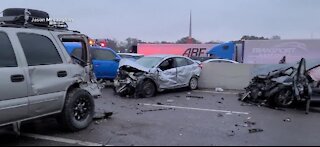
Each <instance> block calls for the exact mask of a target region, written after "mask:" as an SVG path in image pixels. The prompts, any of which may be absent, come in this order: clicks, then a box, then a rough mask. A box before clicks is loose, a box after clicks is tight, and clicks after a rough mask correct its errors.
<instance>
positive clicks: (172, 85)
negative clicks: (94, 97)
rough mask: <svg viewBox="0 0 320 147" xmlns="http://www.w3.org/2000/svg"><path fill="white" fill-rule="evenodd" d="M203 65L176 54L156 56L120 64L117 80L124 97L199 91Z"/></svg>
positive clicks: (116, 82)
mask: <svg viewBox="0 0 320 147" xmlns="http://www.w3.org/2000/svg"><path fill="white" fill-rule="evenodd" d="M200 73H201V66H200V65H199V64H198V63H196V62H194V61H193V60H191V59H190V58H187V57H183V56H175V55H153V56H146V57H143V58H140V59H139V60H137V61H136V62H135V61H131V60H127V59H123V60H121V61H120V66H119V72H118V76H117V78H116V79H115V80H114V86H115V91H116V93H117V94H119V95H120V96H128V95H129V96H134V97H146V98H148V97H152V96H154V95H155V93H156V92H161V91H164V90H166V89H176V88H182V87H189V88H190V89H191V90H194V89H197V88H198V79H199V76H200Z"/></svg>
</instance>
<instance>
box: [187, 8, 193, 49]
mask: <svg viewBox="0 0 320 147" xmlns="http://www.w3.org/2000/svg"><path fill="white" fill-rule="evenodd" d="M188 43H189V44H192V43H193V40H192V11H191V10H190V24H189V37H188Z"/></svg>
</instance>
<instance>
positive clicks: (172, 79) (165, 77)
mask: <svg viewBox="0 0 320 147" xmlns="http://www.w3.org/2000/svg"><path fill="white" fill-rule="evenodd" d="M158 69H159V71H158V74H159V76H158V84H159V88H160V89H170V88H174V87H176V86H177V85H178V81H177V68H176V63H175V60H174V59H173V58H169V59H166V60H164V61H163V62H162V63H161V64H160V65H159V66H158Z"/></svg>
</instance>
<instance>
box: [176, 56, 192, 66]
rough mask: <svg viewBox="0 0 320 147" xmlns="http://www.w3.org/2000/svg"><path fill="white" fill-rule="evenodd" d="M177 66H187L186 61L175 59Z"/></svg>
mask: <svg viewBox="0 0 320 147" xmlns="http://www.w3.org/2000/svg"><path fill="white" fill-rule="evenodd" d="M176 62H177V66H178V67H183V66H187V65H189V63H188V60H187V59H185V58H176Z"/></svg>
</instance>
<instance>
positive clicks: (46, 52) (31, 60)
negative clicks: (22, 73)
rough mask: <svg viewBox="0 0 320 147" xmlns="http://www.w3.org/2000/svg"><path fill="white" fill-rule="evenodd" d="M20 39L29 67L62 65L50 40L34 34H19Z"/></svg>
mask: <svg viewBox="0 0 320 147" xmlns="http://www.w3.org/2000/svg"><path fill="white" fill-rule="evenodd" d="M18 38H19V40H20V43H21V45H22V48H23V51H24V54H25V56H26V58H27V62H28V65H29V66H37V65H50V64H60V63H62V59H61V58H60V55H59V53H58V51H57V49H56V47H55V45H54V44H53V42H52V41H51V40H50V39H49V38H47V37H45V36H42V35H38V34H32V33H19V34H18Z"/></svg>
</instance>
